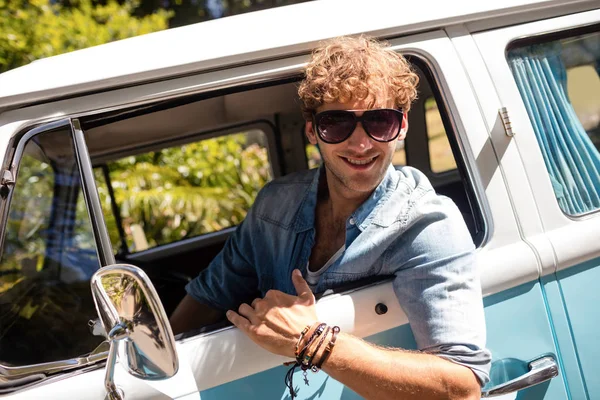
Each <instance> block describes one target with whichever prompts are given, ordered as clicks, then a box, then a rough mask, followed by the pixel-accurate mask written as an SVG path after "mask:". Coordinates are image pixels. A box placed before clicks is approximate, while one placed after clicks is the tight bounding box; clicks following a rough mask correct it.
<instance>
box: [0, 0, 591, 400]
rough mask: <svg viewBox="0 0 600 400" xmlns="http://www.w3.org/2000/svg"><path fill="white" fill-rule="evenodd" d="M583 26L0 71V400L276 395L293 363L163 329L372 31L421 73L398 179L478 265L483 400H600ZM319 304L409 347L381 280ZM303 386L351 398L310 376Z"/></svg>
mask: <svg viewBox="0 0 600 400" xmlns="http://www.w3.org/2000/svg"><path fill="white" fill-rule="evenodd" d="M599 6H600V4H599V3H598V1H597V0H573V1H565V0H503V1H497V2H488V1H479V2H474V1H459V2H447V1H438V0H432V1H430V2H429V3H425V2H418V1H417V2H406V1H395V0H390V1H383V0H381V1H380V0H372V1H371V0H370V1H362V2H359V1H354V0H349V1H343V2H342V1H332V0H325V1H315V2H308V3H302V4H298V5H293V6H285V7H280V8H274V9H270V10H265V11H260V12H254V13H249V14H244V15H238V16H233V17H228V18H223V19H220V20H214V21H210V22H204V23H200V24H196V25H191V26H186V27H182V28H177V29H171V30H167V31H163V32H157V33H152V34H148V35H144V36H140V37H135V38H131V39H126V40H122V41H118V42H113V43H109V44H105V45H101V46H97V47H93V48H89V49H85V50H80V51H76V52H72V53H68V54H64V55H60V56H56V57H50V58H47V59H42V60H38V61H35V62H33V63H31V64H29V65H26V66H24V67H21V68H17V69H15V70H11V71H9V72H7V73H4V74H2V75H0V154H2V160H3V161H2V166H1V168H2V171H1V172H0V249H1V257H0V397H2V398H6V399H11V400H24V399H78V400H99V399H104V398H110V399H118V398H120V399H127V400H138V399H140V400H141V399H153V400H162V399H186V400H188V399H199V398H200V399H202V400H210V399H248V400H249V399H286V398H289V392H288V390H287V388H286V386H285V384H284V376H285V373H286V371H287V368H286V367H284V366H283V365H282V363H283V362H284V361H287V360H286V359H284V358H282V357H280V356H276V355H273V354H271V353H269V352H267V351H265V350H263V349H262V348H260V347H259V346H257V345H256V344H254V343H253V342H252V341H251V340H250V339H249V338H248V337H247V336H245V335H244V334H243V333H242V332H241V331H239V330H238V329H237V328H235V327H233V326H231V325H229V324H228V323H226V322H223V323H218V324H216V325H212V326H208V327H204V328H202V329H200V330H196V331H190V332H184V333H182V334H179V335H177V336H173V333H172V331H171V329H170V326H169V324H168V315H170V314H171V313H172V311H173V310H174V309H175V307H176V306H177V304H178V303H179V301H180V300H181V299H182V298H183V297H184V296H185V289H184V288H185V285H186V284H187V283H188V282H189V281H190V280H191V279H193V278H194V277H195V276H197V275H198V273H199V272H200V271H202V270H203V269H204V268H206V267H207V265H208V264H209V263H210V261H211V260H212V259H213V258H214V257H215V255H216V254H217V253H218V252H219V250H220V249H221V248H222V247H223V245H224V243H225V241H226V240H227V238H228V236H229V235H231V233H232V232H233V231H234V230H235V228H236V226H237V225H238V224H239V223H240V222H241V221H242V220H243V219H244V217H245V215H246V212H247V211H248V209H249V207H250V206H251V205H252V203H253V201H254V199H255V197H256V195H257V193H258V192H259V190H260V189H261V188H262V186H263V185H265V184H266V183H268V182H269V181H271V180H273V179H276V178H278V177H281V176H284V175H287V174H290V173H293V172H295V171H300V170H306V169H309V168H315V167H318V166H319V164H320V162H321V159H320V156H319V151H318V149H317V148H315V147H314V146H312V145H311V144H310V143H308V142H307V140H306V138H305V135H304V134H303V132H304V124H305V121H304V119H303V116H302V113H301V111H300V103H299V100H298V95H297V85H298V82H299V81H300V79H301V78H302V71H303V66H304V65H305V64H306V62H307V61H308V59H309V56H310V53H311V50H312V49H314V48H315V47H316V46H317V45H318V43H319V42H320V41H322V40H325V39H328V38H332V37H337V36H342V35H349V36H355V35H360V34H365V35H369V36H372V37H376V38H380V39H385V40H387V41H388V42H389V44H390V45H391V47H392V48H393V49H394V50H395V51H398V52H400V53H401V54H403V55H404V56H405V57H406V58H407V59H408V60H409V61H410V63H411V64H412V66H413V67H414V70H415V72H416V73H417V74H418V75H419V77H420V84H419V88H418V89H419V96H418V99H417V100H416V102H415V103H414V105H413V106H412V108H411V111H410V113H409V126H410V128H409V131H408V135H407V137H406V139H405V140H404V141H402V142H398V144H397V146H396V152H395V155H394V159H393V163H394V165H395V166H396V167H397V168H402V167H403V166H406V165H408V166H412V167H415V168H417V169H419V170H420V171H422V172H423V173H424V174H425V175H426V176H427V177H428V179H429V180H430V181H431V183H432V185H433V186H434V188H435V190H436V191H437V192H438V193H439V194H441V195H445V196H448V197H450V198H451V199H452V200H453V201H454V202H455V203H456V205H457V206H458V208H459V209H460V211H461V213H462V215H463V217H464V220H465V222H466V224H467V227H468V228H469V231H470V234H471V236H472V238H473V241H474V243H475V245H476V247H477V250H476V254H477V261H478V268H479V270H480V274H481V284H482V289H483V302H484V306H485V319H486V325H487V347H488V349H489V350H490V351H491V352H492V355H493V362H492V369H491V381H490V382H489V383H488V384H487V385H486V386H485V387H484V388H483V389H482V397H493V396H501V398H503V399H516V398H518V399H536V400H542V399H543V400H565V399H573V400H584V399H587V400H592V399H600V380H599V379H598V377H597V373H598V371H600V346H599V345H598V341H597V339H595V337H596V336H595V332H596V330H597V329H598V328H600V307H599V304H600V290H598V288H597V286H598V285H599V284H600V152H599V149H600V77H599V74H600V9H599ZM284 206H285V205H282V207H284ZM260 289H261V290H262V289H265V290H267V289H268V288H266V287H265V288H260ZM317 297H318V302H317V310H318V314H319V317H320V318H321V319H323V320H326V321H328V323H330V324H334V325H338V326H339V327H341V329H342V331H344V332H348V333H352V334H353V335H356V336H359V337H362V338H364V339H365V340H367V341H369V342H373V343H377V344H380V345H384V346H392V347H400V348H404V349H416V343H415V339H414V337H413V335H412V332H411V329H410V325H409V324H408V320H407V317H406V315H405V314H404V312H403V311H402V308H401V305H400V304H399V303H398V300H397V299H396V296H395V294H394V292H393V289H392V283H391V281H390V280H389V279H377V280H375V279H370V278H365V279H360V280H357V282H356V284H353V285H351V286H349V287H342V288H335V289H334V290H331V291H328V292H325V293H319V294H318V296H317ZM136 310H137V311H136ZM138 311H139V313H137V312H138ZM142 314H143V315H142ZM296 382H299V384H298V388H299V390H298V393H297V394H298V397H297V398H298V399H344V400H347V399H356V398H360V396H358V395H357V394H356V393H355V392H353V391H352V390H351V389H349V388H348V387H345V386H344V385H343V384H341V383H339V382H337V381H336V380H334V379H332V378H330V377H329V376H328V375H327V374H325V373H324V372H323V371H320V372H318V373H316V374H311V377H310V386H305V385H304V384H303V383H302V382H301V379H297V380H296Z"/></svg>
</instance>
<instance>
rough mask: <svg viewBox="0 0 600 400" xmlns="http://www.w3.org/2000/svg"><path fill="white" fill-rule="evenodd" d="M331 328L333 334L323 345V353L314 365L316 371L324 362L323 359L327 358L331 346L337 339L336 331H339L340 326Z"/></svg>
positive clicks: (331, 348)
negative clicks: (325, 344)
mask: <svg viewBox="0 0 600 400" xmlns="http://www.w3.org/2000/svg"><path fill="white" fill-rule="evenodd" d="M332 330H333V335H332V336H331V340H330V341H329V343H327V346H326V347H325V350H324V351H323V355H322V356H321V358H320V359H319V362H318V363H317V365H316V369H317V371H318V370H320V369H321V366H323V363H324V362H325V360H327V358H328V357H329V355H330V354H331V351H332V350H333V347H334V346H335V341H336V340H337V335H338V333H340V327H339V326H334V327H333V329H332Z"/></svg>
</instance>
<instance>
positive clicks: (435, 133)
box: [409, 96, 456, 174]
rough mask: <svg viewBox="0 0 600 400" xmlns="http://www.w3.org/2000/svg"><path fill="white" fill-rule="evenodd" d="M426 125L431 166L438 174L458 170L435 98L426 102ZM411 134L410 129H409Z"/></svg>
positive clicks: (432, 170)
mask: <svg viewBox="0 0 600 400" xmlns="http://www.w3.org/2000/svg"><path fill="white" fill-rule="evenodd" d="M424 104H425V124H426V128H427V142H428V145H429V166H430V167H431V172H434V173H436V174H439V173H442V172H446V171H451V170H454V169H456V160H454V154H452V148H451V147H450V142H449V141H448V135H447V134H446V129H445V128H444V122H443V121H442V116H441V115H440V110H439V109H438V105H437V102H436V101H435V98H434V97H433V96H432V97H429V98H427V99H426V100H425V102H424ZM409 132H410V129H409Z"/></svg>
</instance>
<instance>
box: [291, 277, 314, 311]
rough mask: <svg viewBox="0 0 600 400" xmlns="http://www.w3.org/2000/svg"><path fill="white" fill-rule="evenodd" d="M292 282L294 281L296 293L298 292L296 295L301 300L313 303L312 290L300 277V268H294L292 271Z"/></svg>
mask: <svg viewBox="0 0 600 400" xmlns="http://www.w3.org/2000/svg"><path fill="white" fill-rule="evenodd" d="M292 282H293V283H294V287H295V288H296V293H298V297H300V298H301V299H302V300H304V301H307V302H308V303H309V304H314V302H315V296H314V295H313V292H312V290H310V287H309V286H308V283H306V281H305V280H304V278H303V277H302V273H301V272H300V270H298V269H295V270H294V271H293V272H292Z"/></svg>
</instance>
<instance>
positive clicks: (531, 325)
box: [200, 281, 568, 400]
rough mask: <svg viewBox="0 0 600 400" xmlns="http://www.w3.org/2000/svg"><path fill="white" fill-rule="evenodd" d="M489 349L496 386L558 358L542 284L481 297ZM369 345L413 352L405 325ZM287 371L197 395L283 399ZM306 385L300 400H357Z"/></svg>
mask: <svg viewBox="0 0 600 400" xmlns="http://www.w3.org/2000/svg"><path fill="white" fill-rule="evenodd" d="M485 313H486V321H487V329H488V333H487V335H488V347H489V348H490V350H491V351H492V353H493V355H494V363H493V368H492V374H491V375H492V382H491V384H493V385H496V384H499V383H502V382H505V381H506V380H508V379H513V378H515V377H517V376H519V375H521V374H523V373H525V372H526V371H527V362H528V361H531V360H533V359H536V358H538V357H539V356H542V355H547V354H552V355H554V356H555V357H557V353H558V352H557V349H556V346H555V342H554V336H553V334H552V330H551V324H550V321H549V318H548V315H547V309H546V304H545V302H544V297H543V294H542V291H541V287H540V283H539V282H538V281H534V282H531V283H528V284H524V285H521V286H519V287H517V288H513V289H511V290H507V291H504V292H502V293H499V294H496V295H493V296H489V297H487V298H486V299H485ZM366 339H367V340H369V341H370V342H374V343H378V344H382V345H388V346H395V347H402V348H406V349H414V348H415V347H416V344H415V341H414V338H413V335H412V332H411V330H410V328H409V326H408V325H403V326H400V327H398V328H394V329H390V330H388V331H385V332H381V333H379V334H377V335H373V336H370V337H368V338H366ZM286 371H287V368H285V367H283V366H281V367H277V368H273V369H270V370H267V371H264V372H261V373H259V374H255V375H251V376H248V377H245V378H243V379H239V380H237V381H234V382H230V383H227V384H224V385H221V386H217V387H214V388H211V389H208V390H205V391H203V392H201V396H200V397H201V399H202V400H216V399H238V398H239V399H242V398H243V399H261V400H262V399H285V400H289V394H288V392H287V389H286V387H285V384H284V377H285V373H286ZM309 380H310V386H305V385H304V382H303V380H302V374H301V373H298V372H297V373H296V374H295V375H294V386H295V387H297V388H298V389H299V391H298V397H297V398H298V399H299V400H301V399H303V400H308V399H311V400H314V399H327V400H329V399H332V400H335V399H343V400H353V399H360V398H361V397H360V396H358V395H357V394H356V393H355V392H353V391H352V390H350V389H348V388H347V387H345V386H344V385H342V384H341V383H339V382H338V381H336V380H334V379H332V378H330V377H328V376H327V375H326V374H325V373H323V372H319V373H318V374H313V373H309ZM567 398H568V396H567V391H566V388H565V383H564V381H563V378H562V374H561V375H559V376H558V377H556V378H554V379H552V380H551V381H549V382H546V383H544V384H541V385H538V386H537V387H534V388H530V389H528V390H524V391H522V392H521V393H519V395H518V397H517V399H519V400H528V399H531V400H533V399H535V400H565V399H567Z"/></svg>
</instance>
